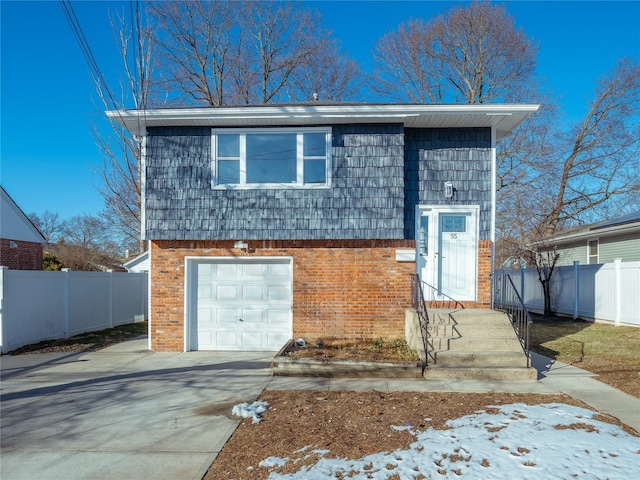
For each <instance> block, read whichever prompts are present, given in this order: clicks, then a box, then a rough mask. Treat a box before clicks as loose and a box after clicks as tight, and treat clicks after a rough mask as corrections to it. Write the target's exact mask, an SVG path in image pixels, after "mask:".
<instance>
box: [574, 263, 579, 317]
mask: <svg viewBox="0 0 640 480" xmlns="http://www.w3.org/2000/svg"><path fill="white" fill-rule="evenodd" d="M578 265H580V261H579V260H574V261H573V277H574V279H573V288H574V290H575V293H574V297H575V298H574V299H573V319H574V320H575V319H576V318H578V309H579V305H580V271H579V268H578Z"/></svg>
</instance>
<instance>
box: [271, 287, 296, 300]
mask: <svg viewBox="0 0 640 480" xmlns="http://www.w3.org/2000/svg"><path fill="white" fill-rule="evenodd" d="M289 298H291V293H290V290H289V286H288V285H269V286H267V300H268V301H278V302H288V301H289Z"/></svg>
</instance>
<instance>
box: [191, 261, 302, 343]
mask: <svg viewBox="0 0 640 480" xmlns="http://www.w3.org/2000/svg"><path fill="white" fill-rule="evenodd" d="M194 262H195V265H194V267H193V268H194V269H195V271H194V273H196V275H194V276H192V277H190V278H193V279H194V280H195V281H196V282H197V285H194V288H193V289H192V291H193V292H194V294H195V295H194V297H195V298H194V299H193V301H194V302H195V305H194V307H195V311H196V318H195V319H193V320H192V329H194V330H195V331H194V332H192V333H193V335H192V337H191V338H192V342H191V348H193V349H198V350H271V351H273V350H279V349H280V348H281V347H282V346H283V345H284V344H285V343H286V342H287V341H288V340H289V338H290V336H291V323H292V295H291V283H292V281H291V276H292V268H291V260H290V259H279V258H269V259H264V261H257V260H256V259H250V260H249V259H246V260H245V259H237V260H235V259H234V260H226V259H221V260H218V261H212V260H202V261H201V263H198V261H197V260H195V261H194ZM194 337H195V338H194ZM193 340H195V341H196V342H197V345H193V343H194V341H193Z"/></svg>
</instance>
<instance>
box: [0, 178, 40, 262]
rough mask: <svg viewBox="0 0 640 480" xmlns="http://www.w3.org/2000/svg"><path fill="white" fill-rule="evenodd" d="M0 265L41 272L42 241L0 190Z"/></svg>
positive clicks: (5, 193) (22, 213)
mask: <svg viewBox="0 0 640 480" xmlns="http://www.w3.org/2000/svg"><path fill="white" fill-rule="evenodd" d="M0 197H1V200H0V201H1V203H0V247H1V249H0V265H2V266H3V267H8V268H11V269H13V270H42V246H43V244H44V243H45V238H44V236H43V235H42V233H40V230H38V229H37V228H36V226H35V225H34V224H33V223H32V222H31V220H29V218H28V217H27V216H26V215H25V214H24V212H23V211H22V210H21V209H20V207H18V205H17V204H16V202H14V201H13V199H12V198H11V197H10V196H9V194H8V193H7V192H6V190H5V189H4V188H3V187H0Z"/></svg>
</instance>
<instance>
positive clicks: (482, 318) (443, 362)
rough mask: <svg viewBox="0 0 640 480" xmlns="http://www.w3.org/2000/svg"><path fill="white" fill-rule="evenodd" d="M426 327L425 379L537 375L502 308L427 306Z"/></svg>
mask: <svg viewBox="0 0 640 480" xmlns="http://www.w3.org/2000/svg"><path fill="white" fill-rule="evenodd" d="M428 330H429V340H428V341H429V353H428V354H429V358H428V362H427V363H428V368H427V369H426V370H425V372H424V377H425V378H427V379H473V380H511V381H520V380H536V379H537V370H536V369H535V368H532V367H527V363H528V362H527V360H528V359H527V355H526V354H525V352H524V351H523V349H522V346H521V345H520V342H519V340H518V337H517V336H516V334H515V332H514V330H513V327H512V326H511V322H510V320H509V317H508V316H507V315H506V314H505V313H503V312H498V311H496V310H488V309H464V310H444V309H430V310H429V327H428Z"/></svg>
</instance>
